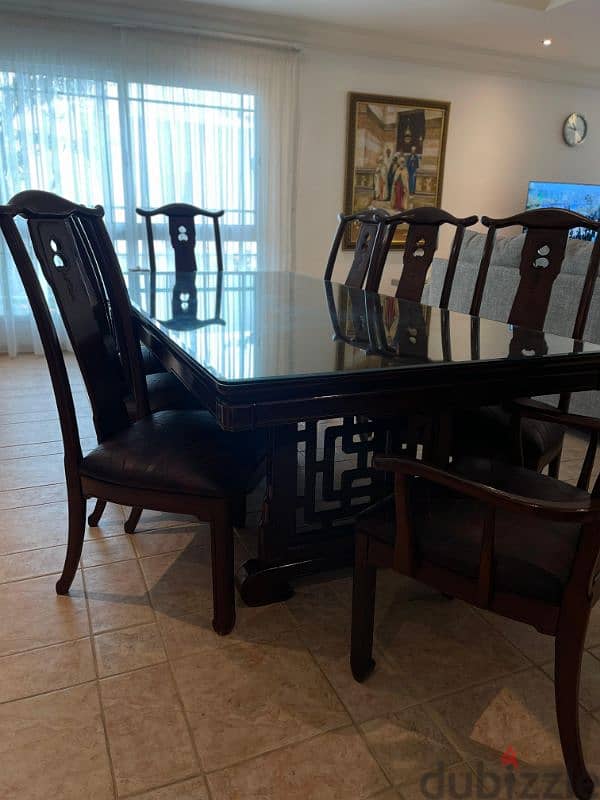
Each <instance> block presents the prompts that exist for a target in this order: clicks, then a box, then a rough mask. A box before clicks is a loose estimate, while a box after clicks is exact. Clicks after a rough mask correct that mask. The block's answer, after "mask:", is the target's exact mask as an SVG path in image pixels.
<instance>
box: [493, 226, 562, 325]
mask: <svg viewBox="0 0 600 800" xmlns="http://www.w3.org/2000/svg"><path fill="white" fill-rule="evenodd" d="M568 233H569V232H568V231H567V230H559V229H553V230H545V229H536V228H530V229H529V230H528V232H527V236H526V237H525V243H524V245H523V251H522V253H521V264H520V267H519V271H520V273H521V279H520V281H519V287H518V289H517V293H516V295H515V299H514V301H513V305H512V309H511V311H510V316H509V318H508V321H509V322H510V323H512V324H513V325H523V326H526V327H528V328H535V329H537V330H542V329H543V328H544V321H545V319H546V313H547V311H548V306H549V304H550V295H551V294H552V286H553V284H554V281H555V280H556V277H557V276H558V274H559V273H560V269H561V266H562V262H563V259H564V257H565V248H566V246H567V239H568Z"/></svg>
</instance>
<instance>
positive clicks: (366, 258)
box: [324, 208, 388, 289]
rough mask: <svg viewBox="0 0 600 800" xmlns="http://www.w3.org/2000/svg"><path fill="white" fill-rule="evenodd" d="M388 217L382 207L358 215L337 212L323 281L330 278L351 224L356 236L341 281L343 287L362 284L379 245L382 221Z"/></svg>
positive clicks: (380, 244)
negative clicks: (344, 274)
mask: <svg viewBox="0 0 600 800" xmlns="http://www.w3.org/2000/svg"><path fill="white" fill-rule="evenodd" d="M387 216H388V213H387V211H385V209H383V208H372V209H369V210H368V211H361V212H359V213H357V214H340V215H339V216H338V219H339V225H338V229H337V231H336V233H335V236H334V239H333V244H332V245H331V250H330V252H329V258H328V260H327V267H326V268H325V276H324V280H326V281H330V280H331V279H332V276H333V269H334V267H335V262H336V261H337V257H338V253H339V249H340V246H341V244H342V240H343V239H344V237H345V236H346V237H347V236H348V234H349V232H350V228H351V226H354V225H357V226H358V236H357V238H356V246H355V248H354V256H353V257H352V263H351V265H350V270H349V272H348V274H347V276H346V279H345V281H344V283H345V284H346V286H352V287H355V288H357V289H361V288H362V287H363V286H364V284H365V279H366V277H367V272H368V271H369V269H370V266H371V263H372V262H373V259H374V254H375V248H378V247H380V246H382V237H381V224H382V222H383V220H384V219H386V218H387Z"/></svg>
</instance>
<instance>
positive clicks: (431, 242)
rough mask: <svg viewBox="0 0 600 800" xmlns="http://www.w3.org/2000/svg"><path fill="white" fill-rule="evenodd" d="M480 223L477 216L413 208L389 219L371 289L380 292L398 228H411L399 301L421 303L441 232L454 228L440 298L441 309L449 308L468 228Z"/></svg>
mask: <svg viewBox="0 0 600 800" xmlns="http://www.w3.org/2000/svg"><path fill="white" fill-rule="evenodd" d="M477 219H478V218H477V217H476V216H472V217H465V218H464V219H460V218H458V217H453V216H452V214H448V212H447V211H443V210H442V209H441V208H429V207H422V208H413V209H411V210H410V211H403V212H401V213H400V214H394V215H393V216H391V217H388V218H387V219H386V220H385V221H384V223H383V226H382V231H381V233H380V237H381V246H380V247H379V248H378V249H377V252H378V254H377V257H376V261H375V262H374V263H373V264H372V267H371V269H370V270H369V276H368V278H367V289H368V290H370V291H374V292H376V291H378V290H379V285H380V283H381V278H382V275H383V270H384V267H385V262H386V259H387V256H388V253H389V250H390V247H391V245H392V241H393V238H394V233H395V231H396V228H397V227H398V225H408V231H407V234H406V243H405V245H404V257H403V266H402V274H401V275H400V278H399V281H398V288H397V289H396V297H402V298H403V299H404V300H413V301H414V302H417V303H418V302H419V301H420V300H421V296H422V294H423V288H424V286H425V281H426V279H427V272H428V270H429V267H430V266H431V263H432V261H433V257H434V255H435V252H436V250H437V247H438V238H439V232H440V228H441V226H442V225H452V226H454V228H455V229H456V231H455V233H454V240H453V242H452V248H451V251H450V256H449V258H448V266H447V268H446V275H445V277H444V285H443V287H442V295H441V298H440V308H448V303H449V301H450V291H451V289H452V281H453V280H454V274H455V272H456V264H457V261H458V257H459V254H460V248H461V246H462V242H463V236H464V233H465V228H469V227H470V226H471V225H475V223H476V222H477Z"/></svg>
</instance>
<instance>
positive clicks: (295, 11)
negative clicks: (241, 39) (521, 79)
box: [189, 0, 600, 69]
mask: <svg viewBox="0 0 600 800" xmlns="http://www.w3.org/2000/svg"><path fill="white" fill-rule="evenodd" d="M189 1H190V2H192V3H194V2H199V0H189ZM210 2H211V4H212V6H213V7H219V8H222V9H227V10H230V9H240V10H242V11H245V12H254V13H256V12H259V13H268V14H273V15H277V16H278V17H279V18H280V19H281V18H282V17H289V18H296V19H298V20H306V21H307V22H308V21H311V22H321V23H330V24H335V25H338V26H343V27H345V28H354V29H360V30H362V31H366V30H369V31H372V32H380V33H381V34H382V36H385V38H386V40H387V41H389V37H390V36H397V38H398V55H401V54H402V43H403V42H410V43H411V44H416V43H419V42H423V43H432V42H433V43H438V44H440V45H442V44H443V45H446V46H448V45H450V46H454V47H456V46H458V47H465V48H469V49H473V50H479V51H482V50H485V51H491V52H494V53H497V54H503V55H518V56H521V57H526V58H533V59H541V60H545V61H548V62H563V63H565V64H572V65H579V66H588V67H593V68H596V69H600V47H599V46H598V42H599V41H600V0H369V2H358V0H327V1H326V2H324V0H210ZM544 38H551V39H552V40H553V44H552V46H551V47H547V48H544V47H542V45H541V40H542V39H544Z"/></svg>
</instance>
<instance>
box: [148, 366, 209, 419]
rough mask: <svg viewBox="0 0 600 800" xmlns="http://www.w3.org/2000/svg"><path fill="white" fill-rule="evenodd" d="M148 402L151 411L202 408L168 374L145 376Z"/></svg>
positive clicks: (190, 394) (198, 402) (177, 380)
mask: <svg viewBox="0 0 600 800" xmlns="http://www.w3.org/2000/svg"><path fill="white" fill-rule="evenodd" d="M146 385H147V387H148V401H149V403H150V410H151V411H167V410H169V409H177V408H183V409H185V408H187V409H194V408H202V407H203V406H202V403H201V402H200V401H199V400H198V399H197V398H196V397H194V395H193V394H192V393H191V392H188V390H187V389H186V388H185V386H184V385H183V383H181V381H180V380H179V379H178V378H176V377H175V375H172V374H171V373H170V372H156V373H154V374H152V375H147V376H146Z"/></svg>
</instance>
